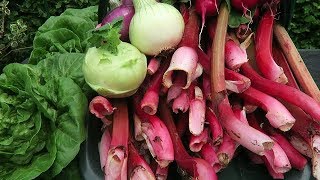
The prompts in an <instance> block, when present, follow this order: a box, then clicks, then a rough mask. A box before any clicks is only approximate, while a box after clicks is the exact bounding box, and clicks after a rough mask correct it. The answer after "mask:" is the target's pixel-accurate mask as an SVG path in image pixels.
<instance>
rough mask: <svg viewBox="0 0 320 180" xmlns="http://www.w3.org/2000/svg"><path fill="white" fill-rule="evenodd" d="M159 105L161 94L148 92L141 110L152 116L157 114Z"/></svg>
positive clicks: (142, 102)
mask: <svg viewBox="0 0 320 180" xmlns="http://www.w3.org/2000/svg"><path fill="white" fill-rule="evenodd" d="M158 103H159V94H158V93H156V92H154V91H147V93H146V94H145V95H144V97H143V99H142V101H141V108H142V110H143V111H144V112H146V113H147V114H150V115H154V114H156V113H157V109H158Z"/></svg>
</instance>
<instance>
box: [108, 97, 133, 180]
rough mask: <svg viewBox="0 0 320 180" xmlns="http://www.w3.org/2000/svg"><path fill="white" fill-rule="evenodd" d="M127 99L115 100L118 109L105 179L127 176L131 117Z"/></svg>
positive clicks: (114, 116) (124, 177) (115, 114)
mask: <svg viewBox="0 0 320 180" xmlns="http://www.w3.org/2000/svg"><path fill="white" fill-rule="evenodd" d="M125 101H126V100H124V99H117V100H115V101H114V106H115V107H116V108H117V109H116V110H115V112H114V115H113V129H112V139H111V144H110V149H109V152H108V157H107V162H106V166H105V179H108V180H110V179H111V180H112V179H116V180H118V179H126V178H127V161H128V138H129V117H128V108H127V104H126V102H125ZM119 132H121V136H119Z"/></svg>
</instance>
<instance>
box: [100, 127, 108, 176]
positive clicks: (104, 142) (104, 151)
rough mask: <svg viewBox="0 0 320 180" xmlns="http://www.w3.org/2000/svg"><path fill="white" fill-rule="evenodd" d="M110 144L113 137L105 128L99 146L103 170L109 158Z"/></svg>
mask: <svg viewBox="0 0 320 180" xmlns="http://www.w3.org/2000/svg"><path fill="white" fill-rule="evenodd" d="M110 144H111V135H110V132H109V129H108V128H105V129H104V132H103V134H102V137H101V141H100V144H99V155H100V166H101V169H102V170H103V169H104V167H105V165H106V162H107V156H108V152H109V148H110Z"/></svg>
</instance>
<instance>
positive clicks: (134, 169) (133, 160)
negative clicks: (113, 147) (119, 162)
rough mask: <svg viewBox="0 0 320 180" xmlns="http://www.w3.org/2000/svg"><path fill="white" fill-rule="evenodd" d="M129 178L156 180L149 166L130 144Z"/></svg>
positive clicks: (134, 179) (132, 179)
mask: <svg viewBox="0 0 320 180" xmlns="http://www.w3.org/2000/svg"><path fill="white" fill-rule="evenodd" d="M128 146H129V157H128V162H129V164H128V177H129V179H131V180H155V179H156V177H155V175H154V174H153V172H152V170H151V168H150V166H149V164H148V163H147V162H146V161H145V160H144V159H143V157H141V156H140V155H139V153H138V151H137V149H136V148H135V147H134V145H133V144H132V143H129V145H128Z"/></svg>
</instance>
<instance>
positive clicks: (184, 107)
mask: <svg viewBox="0 0 320 180" xmlns="http://www.w3.org/2000/svg"><path fill="white" fill-rule="evenodd" d="M188 109H189V97H188V93H187V91H186V90H185V89H183V90H182V92H181V94H180V95H179V96H178V97H177V98H176V99H174V101H173V104H172V110H173V112H174V113H176V114H177V113H178V112H179V111H181V112H183V113H185V112H187V111H188Z"/></svg>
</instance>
